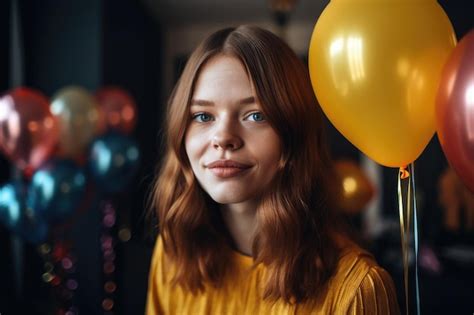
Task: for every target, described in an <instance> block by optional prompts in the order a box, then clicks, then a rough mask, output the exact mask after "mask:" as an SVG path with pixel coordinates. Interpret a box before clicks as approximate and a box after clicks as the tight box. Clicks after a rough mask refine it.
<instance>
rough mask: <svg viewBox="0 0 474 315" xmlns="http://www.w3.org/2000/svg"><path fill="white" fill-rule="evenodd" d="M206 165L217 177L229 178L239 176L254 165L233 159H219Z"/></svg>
mask: <svg viewBox="0 0 474 315" xmlns="http://www.w3.org/2000/svg"><path fill="white" fill-rule="evenodd" d="M206 167H207V168H208V169H209V170H210V171H211V172H212V173H213V174H214V175H215V176H217V177H221V178H229V177H234V176H238V175H240V174H242V173H244V172H245V171H247V170H248V169H250V168H251V167H252V165H248V164H243V163H240V162H237V161H233V160H217V161H214V162H211V163H209V164H208V165H206Z"/></svg>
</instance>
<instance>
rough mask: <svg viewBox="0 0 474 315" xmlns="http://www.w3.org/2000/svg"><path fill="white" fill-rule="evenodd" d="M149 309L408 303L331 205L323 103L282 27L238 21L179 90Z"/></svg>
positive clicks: (354, 307) (194, 58)
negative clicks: (281, 36) (354, 240)
mask: <svg viewBox="0 0 474 315" xmlns="http://www.w3.org/2000/svg"><path fill="white" fill-rule="evenodd" d="M165 137H166V139H167V148H166V156H165V157H164V161H163V166H162V169H161V172H160V174H159V176H158V177H157V181H156V185H155V187H154V195H153V208H154V209H156V211H157V215H158V220H159V231H160V236H159V237H158V240H157V242H156V247H155V251H154V255H153V259H152V264H151V269H150V278H149V288H148V298H147V314H294V313H297V314H310V313H311V314H348V313H351V314H355V313H361V314H362V313H367V314H375V313H378V314H389V313H399V309H398V304H397V300H396V294H395V290H394V287H393V283H392V280H391V279H390V276H389V275H388V274H387V273H386V272H385V271H384V270H383V269H381V268H380V267H379V266H377V264H376V262H375V261H374V259H373V257H372V256H371V255H370V254H368V253H367V252H365V251H363V250H362V249H360V248H359V247H357V246H356V245H355V244H353V243H352V242H350V241H349V240H348V239H347V238H346V237H345V236H344V234H343V233H342V231H341V229H340V228H339V224H338V222H339V221H338V220H337V218H336V214H335V212H334V210H333V207H332V199H333V197H334V194H335V190H334V189H332V188H331V187H332V186H331V182H332V180H331V179H332V166H331V162H330V160H329V157H328V154H327V149H326V144H325V139H324V135H323V120H322V113H321V109H320V108H319V106H318V104H317V102H316V99H315V97H314V94H313V91H312V88H311V84H310V81H309V76H308V73H307V70H306V68H305V66H304V65H303V63H302V62H301V61H300V60H299V59H298V57H297V56H296V55H295V54H294V52H293V51H292V50H291V49H290V48H289V47H288V46H287V45H286V44H285V43H284V42H283V41H282V40H280V39H279V38H278V37H277V36H275V35H273V34H272V33H270V32H268V31H265V30H263V29H260V28H257V27H251V26H241V27H238V28H226V29H223V30H220V31H218V32H216V33H214V34H212V35H211V36H209V37H208V38H207V39H205V40H204V41H203V42H202V43H201V44H200V45H199V46H198V47H197V49H196V50H195V51H194V52H193V54H192V55H191V57H190V59H189V61H188V63H187V64H186V67H185V69H184V72H183V74H182V76H181V78H180V80H179V82H178V84H177V86H176V87H175V90H174V91H173V94H172V96H171V98H170V101H169V108H168V115H167V117H166V134H165Z"/></svg>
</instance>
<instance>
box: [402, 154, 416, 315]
mask: <svg viewBox="0 0 474 315" xmlns="http://www.w3.org/2000/svg"><path fill="white" fill-rule="evenodd" d="M402 183H403V184H405V185H403V186H404V189H403V190H402ZM404 196H405V197H406V207H405V208H404V207H403V197H404ZM398 208H399V214H400V233H401V243H402V256H403V271H404V273H403V274H404V282H405V305H406V314H409V299H408V296H409V294H408V293H409V292H408V287H409V281H408V280H409V277H408V275H409V263H408V257H409V249H410V225H411V224H410V223H411V218H412V216H413V238H414V247H415V294H416V310H417V314H420V290H419V283H418V218H417V209H416V191H415V165H414V163H411V164H410V165H409V167H408V170H407V169H406V166H404V167H400V172H399V176H398ZM412 209H413V213H412Z"/></svg>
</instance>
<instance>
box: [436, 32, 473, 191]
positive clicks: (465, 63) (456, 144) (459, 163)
mask: <svg viewBox="0 0 474 315" xmlns="http://www.w3.org/2000/svg"><path fill="white" fill-rule="evenodd" d="M436 122H437V131H438V137H439V140H440V143H441V147H442V149H443V151H444V153H445V155H446V158H447V159H448V161H449V163H450V164H451V166H452V167H453V169H454V170H455V171H456V173H457V174H458V176H459V177H460V178H461V180H462V181H463V183H464V184H465V185H466V186H467V187H468V188H469V190H470V191H471V192H474V30H472V31H470V32H469V33H468V34H467V35H466V36H465V37H463V39H462V40H461V41H460V42H459V44H458V45H457V46H456V48H455V49H454V51H453V52H452V54H451V55H450V56H449V59H448V61H447V62H446V65H445V66H444V68H443V73H442V77H441V82H440V84H439V90H438V95H437V98H436Z"/></svg>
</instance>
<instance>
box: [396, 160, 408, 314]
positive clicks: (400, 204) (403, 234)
mask: <svg viewBox="0 0 474 315" xmlns="http://www.w3.org/2000/svg"><path fill="white" fill-rule="evenodd" d="M406 176H407V171H406V170H405V168H404V167H400V172H399V176H398V210H399V211H398V212H399V215H400V237H401V244H402V256H403V278H404V283H405V305H406V314H407V315H408V314H409V312H408V255H407V254H408V251H407V248H406V247H407V244H406V231H405V213H404V209H403V199H402V184H401V180H402V179H404V178H406Z"/></svg>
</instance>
